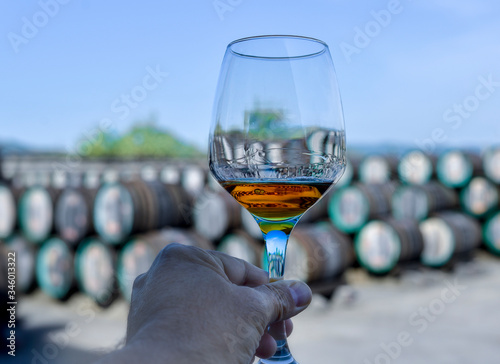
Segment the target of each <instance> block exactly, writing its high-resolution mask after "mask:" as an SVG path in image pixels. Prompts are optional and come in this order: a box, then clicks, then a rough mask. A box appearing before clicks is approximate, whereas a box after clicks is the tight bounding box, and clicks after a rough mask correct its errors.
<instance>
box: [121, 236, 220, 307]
mask: <svg viewBox="0 0 500 364" xmlns="http://www.w3.org/2000/svg"><path fill="white" fill-rule="evenodd" d="M171 243H179V244H184V245H191V246H197V247H200V248H203V249H213V245H212V244H211V243H210V242H209V241H208V240H206V239H204V238H202V237H201V236H200V235H198V234H197V233H195V232H193V231H191V230H184V229H175V228H171V229H170V228H169V229H163V230H159V231H153V232H150V233H147V234H144V235H140V236H136V237H133V238H132V239H131V240H129V241H128V242H127V243H126V244H125V245H124V246H123V248H122V249H121V251H120V254H119V257H118V265H117V274H118V283H119V289H120V292H121V294H122V296H123V297H124V298H125V299H127V300H128V301H130V299H131V295H132V286H133V283H134V280H135V278H136V277H137V276H138V275H140V274H142V273H144V272H146V271H147V270H148V269H149V267H150V266H151V264H152V263H153V261H154V259H155V258H156V255H157V254H158V253H159V252H160V250H162V249H163V248H164V247H165V246H167V245H168V244H171Z"/></svg>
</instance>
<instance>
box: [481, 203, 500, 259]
mask: <svg viewBox="0 0 500 364" xmlns="http://www.w3.org/2000/svg"><path fill="white" fill-rule="evenodd" d="M483 238H484V244H485V245H486V247H487V248H488V250H489V251H491V252H492V253H493V254H496V255H500V212H496V213H495V214H493V215H492V216H491V217H490V218H489V219H488V220H487V221H486V222H485V224H484V225H483Z"/></svg>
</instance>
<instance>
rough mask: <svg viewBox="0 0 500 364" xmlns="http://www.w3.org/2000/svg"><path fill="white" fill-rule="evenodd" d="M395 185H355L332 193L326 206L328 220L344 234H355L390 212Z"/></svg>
mask: <svg viewBox="0 0 500 364" xmlns="http://www.w3.org/2000/svg"><path fill="white" fill-rule="evenodd" d="M395 188H396V184H395V183H385V184H377V185H367V184H362V183H356V184H353V185H351V186H347V187H343V188H341V189H339V190H336V191H334V194H333V196H332V198H331V199H330V203H329V206H328V212H329V216H330V220H331V221H332V222H333V224H334V225H335V226H336V227H337V228H338V229H340V230H341V231H343V232H344V233H355V232H357V231H359V230H360V229H361V228H362V227H363V225H365V224H366V223H367V222H368V221H369V220H371V219H374V218H377V217H382V216H385V215H387V214H390V212H391V197H392V194H393V191H394V190H395Z"/></svg>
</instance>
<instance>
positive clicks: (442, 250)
mask: <svg viewBox="0 0 500 364" xmlns="http://www.w3.org/2000/svg"><path fill="white" fill-rule="evenodd" d="M420 231H421V232H422V236H423V239H424V250H423V252H422V255H421V257H420V258H421V259H420V260H421V262H422V264H424V265H427V266H430V267H442V266H445V265H446V264H448V263H449V262H450V260H451V259H452V258H453V257H454V256H456V255H458V254H462V253H466V252H470V251H472V250H474V249H476V248H477V247H478V246H479V244H480V243H481V226H480V224H479V222H478V221H477V220H476V219H474V218H472V217H470V216H468V215H465V214H463V213H460V212H454V211H443V212H440V213H437V214H434V215H433V216H432V217H430V218H428V219H426V220H424V221H422V222H421V223H420Z"/></svg>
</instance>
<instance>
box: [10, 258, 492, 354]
mask: <svg viewBox="0 0 500 364" xmlns="http://www.w3.org/2000/svg"><path fill="white" fill-rule="evenodd" d="M347 281H348V283H350V285H348V286H343V287H341V288H340V289H339V291H338V292H337V294H336V295H335V297H334V299H333V301H326V300H325V299H324V298H323V297H321V296H315V297H314V299H313V302H312V304H311V306H310V308H309V309H308V310H306V311H305V312H304V313H302V314H301V315H300V316H299V317H297V318H296V319H295V320H294V323H295V330H294V333H293V335H292V336H291V338H290V347H291V349H292V352H293V353H294V355H295V357H296V359H297V360H298V361H299V362H300V363H301V364H313V363H315V364H317V363H332V364H334V363H342V364H351V363H352V364H358V363H359V364H388V363H396V364H420V363H425V364H429V363H430V364H434V363H436V364H472V363H481V364H498V363H500V259H496V258H494V257H491V256H489V255H487V254H486V253H481V254H480V256H479V257H478V259H476V260H475V261H474V262H472V263H467V264H462V265H460V266H459V267H458V268H457V269H456V270H455V272H453V273H443V272H441V271H434V270H420V271H408V272H405V273H403V274H402V276H401V277H399V278H396V277H386V278H383V279H380V278H379V279H377V278H373V277H369V276H367V275H366V274H365V273H364V272H363V271H362V270H360V269H352V270H350V271H349V273H348V276H347ZM450 287H451V288H450ZM443 294H444V296H443ZM20 301H21V302H20V304H19V306H18V318H19V319H21V320H22V323H23V331H18V333H17V356H16V358H14V359H13V358H7V360H5V357H0V362H1V363H4V362H13V363H22V364H32V363H33V364H39V363H41V364H48V363H51V364H63V363H64V364H65V363H71V364H80V363H89V362H91V361H92V360H93V359H94V358H97V357H98V355H99V353H102V352H105V351H108V350H110V349H112V348H114V347H117V346H118V345H120V343H121V342H122V340H123V337H124V334H125V325H126V315H127V309H128V306H127V304H126V303H125V302H124V301H123V300H118V301H116V302H115V303H113V305H112V306H111V307H109V308H108V309H100V308H98V307H96V306H95V305H94V304H93V303H92V302H91V301H90V300H88V299H87V298H86V297H84V296H82V295H81V294H76V295H74V296H73V297H72V298H71V299H70V300H69V301H68V302H66V303H59V302H54V301H53V300H51V299H49V298H48V297H46V296H45V295H44V294H43V293H41V292H35V293H33V294H32V295H30V296H26V297H23V298H22V300H20ZM68 325H69V326H68ZM398 340H399V343H398ZM56 343H59V347H57V346H56V345H55V344H56ZM145 362H149V361H148V360H145Z"/></svg>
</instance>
